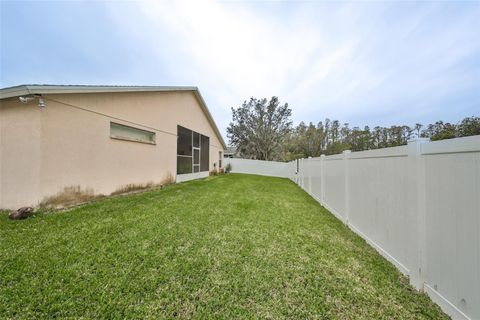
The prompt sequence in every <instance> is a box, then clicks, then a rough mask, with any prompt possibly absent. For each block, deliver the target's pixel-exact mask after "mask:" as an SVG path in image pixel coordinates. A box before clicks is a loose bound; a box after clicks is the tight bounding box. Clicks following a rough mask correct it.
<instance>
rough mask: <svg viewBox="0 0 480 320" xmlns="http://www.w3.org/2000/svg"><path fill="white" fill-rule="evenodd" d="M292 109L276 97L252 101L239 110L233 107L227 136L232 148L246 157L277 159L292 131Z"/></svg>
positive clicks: (245, 103)
mask: <svg viewBox="0 0 480 320" xmlns="http://www.w3.org/2000/svg"><path fill="white" fill-rule="evenodd" d="M291 114H292V110H291V109H289V108H288V103H285V104H284V105H280V101H279V100H278V98H277V97H272V98H271V99H270V101H267V99H256V98H253V97H252V98H250V100H249V101H248V102H247V101H245V102H244V103H243V105H242V106H241V107H239V108H237V109H234V108H232V118H233V119H232V120H233V121H232V122H231V123H230V125H229V127H228V128H227V135H228V138H229V139H230V143H231V145H232V146H234V147H236V149H237V150H238V151H239V152H240V154H241V155H242V156H243V157H245V158H252V159H258V160H277V159H278V158H279V154H280V152H281V149H282V148H281V147H282V145H283V143H284V138H285V136H286V135H287V134H288V133H289V132H290V129H291V126H292V121H291V120H290V117H291Z"/></svg>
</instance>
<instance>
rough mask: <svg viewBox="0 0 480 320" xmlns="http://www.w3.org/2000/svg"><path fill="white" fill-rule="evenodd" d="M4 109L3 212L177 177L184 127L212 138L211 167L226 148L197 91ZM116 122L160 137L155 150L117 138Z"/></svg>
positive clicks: (0, 124) (60, 99)
mask: <svg viewBox="0 0 480 320" xmlns="http://www.w3.org/2000/svg"><path fill="white" fill-rule="evenodd" d="M44 98H45V100H46V108H44V109H43V110H41V109H39V108H38V106H37V101H32V102H30V103H28V104H22V103H21V102H19V100H18V98H9V99H5V100H2V101H1V102H0V103H1V105H0V133H1V137H0V152H1V154H0V208H17V207H20V206H25V205H36V204H38V203H39V202H40V201H42V200H43V199H44V198H45V197H48V196H51V195H55V194H56V193H58V192H60V191H62V190H63V189H64V188H65V187H71V186H80V187H81V188H82V189H87V188H89V189H93V190H94V192H95V193H96V194H104V195H108V194H110V193H112V192H113V191H115V190H118V189H120V188H121V187H123V186H125V185H127V184H142V183H147V182H153V183H160V182H162V181H163V180H164V179H166V178H167V177H168V176H171V177H172V178H173V179H175V178H176V150H177V125H181V126H183V127H186V128H188V129H191V130H194V131H196V132H199V133H201V134H203V135H206V136H208V137H210V161H209V162H210V163H209V168H210V170H213V163H214V162H216V163H218V153H219V151H223V146H222V143H221V142H220V139H219V137H217V136H216V134H215V131H214V130H213V128H212V126H211V125H210V123H209V121H208V119H207V117H206V115H205V113H204V112H203V110H202V108H201V107H200V104H199V102H198V100H197V98H196V96H195V94H194V93H193V92H190V91H178V92H177V91H174V92H125V93H81V94H54V95H44ZM110 122H116V123H120V124H125V125H128V126H132V127H136V128H140V129H144V130H148V131H152V132H155V134H156V144H155V145H151V144H146V143H139V142H132V141H124V140H117V139H112V138H110Z"/></svg>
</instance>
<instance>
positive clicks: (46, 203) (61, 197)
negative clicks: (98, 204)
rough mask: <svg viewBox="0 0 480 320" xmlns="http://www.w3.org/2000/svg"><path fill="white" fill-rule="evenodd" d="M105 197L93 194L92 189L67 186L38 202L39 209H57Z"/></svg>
mask: <svg viewBox="0 0 480 320" xmlns="http://www.w3.org/2000/svg"><path fill="white" fill-rule="evenodd" d="M103 197H105V196H104V195H103V194H95V192H94V191H93V189H92V188H85V189H82V187H80V186H69V187H65V188H63V190H62V191H60V192H58V193H57V194H55V195H53V196H49V197H46V198H45V199H43V200H42V202H40V207H41V208H50V209H58V208H64V207H69V206H72V205H76V204H79V203H84V202H88V201H93V200H98V199H101V198H103Z"/></svg>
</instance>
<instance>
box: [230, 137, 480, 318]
mask: <svg viewBox="0 0 480 320" xmlns="http://www.w3.org/2000/svg"><path fill="white" fill-rule="evenodd" d="M231 160H236V161H237V166H238V167H241V168H242V169H243V170H242V171H236V170H235V166H234V165H233V164H232V167H233V172H244V173H256V174H263V175H270V174H269V168H270V166H269V165H268V164H265V162H262V166H258V167H255V168H254V169H253V168H252V170H251V171H250V169H249V168H250V167H252V166H253V164H249V165H248V166H242V165H239V164H238V163H242V161H245V160H239V159H231ZM267 163H268V162H267ZM287 165H288V168H287V169H286V172H285V173H284V175H283V176H288V177H289V178H290V179H292V180H293V181H294V182H296V183H297V184H298V185H299V186H300V187H301V188H303V189H304V190H305V191H306V192H308V193H309V194H310V195H311V196H312V197H313V198H315V199H316V200H317V201H318V202H319V203H320V204H322V205H323V206H324V207H325V208H327V209H328V210H329V211H330V212H332V213H333V214H334V215H335V216H336V217H337V218H338V219H340V220H341V221H343V222H344V223H345V224H347V225H348V226H349V227H350V228H351V229H352V230H353V231H354V232H356V233H357V234H359V235H360V236H361V237H363V238H364V239H365V240H366V241H367V242H368V243H369V244H370V245H371V246H372V247H374V248H375V249H376V250H377V251H379V252H380V253H381V254H382V255H383V256H384V257H385V258H387V259H388V260H389V261H390V262H392V263H393V264H394V265H395V266H396V267H397V268H398V269H399V270H400V271H401V272H402V273H404V274H405V275H407V276H408V277H409V279H410V283H411V284H412V285H413V286H415V287H416V288H417V289H419V290H424V291H425V292H426V293H427V294H428V295H429V296H430V297H431V298H432V300H433V301H434V302H436V303H437V304H438V305H440V307H441V308H442V309H443V310H444V311H445V312H446V313H447V314H449V315H450V316H451V317H452V318H453V319H472V320H474V319H475V320H479V319H480V136H473V137H465V138H458V139H451V140H443V141H435V142H429V141H428V140H426V139H417V140H414V141H411V142H409V143H408V145H406V146H400V147H394V148H385V149H378V150H369V151H362V152H350V151H345V152H344V153H343V154H339V155H332V156H321V157H318V158H309V159H300V160H297V161H292V162H290V163H288V164H287ZM277 169H278V170H280V169H281V167H280V166H278V167H277ZM275 173H276V174H275V176H282V174H281V173H280V172H278V171H275Z"/></svg>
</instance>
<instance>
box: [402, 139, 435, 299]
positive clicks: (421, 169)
mask: <svg viewBox="0 0 480 320" xmlns="http://www.w3.org/2000/svg"><path fill="white" fill-rule="evenodd" d="M429 141H430V139H428V138H416V139H414V140H410V141H408V145H407V150H408V151H407V153H408V178H407V179H408V180H407V181H408V194H407V199H408V213H409V216H408V217H409V223H410V224H411V225H410V226H409V227H410V230H411V232H412V234H411V237H410V239H411V243H410V245H409V248H410V250H411V255H412V257H414V258H413V261H412V265H411V266H409V269H410V283H411V284H412V285H413V286H414V287H415V288H416V289H417V290H420V291H423V289H424V283H425V279H426V278H425V272H426V225H425V223H426V222H425V218H426V205H425V201H426V199H425V191H426V190H425V188H426V186H425V161H424V159H423V157H422V155H421V153H422V144H425V143H427V142H429Z"/></svg>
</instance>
